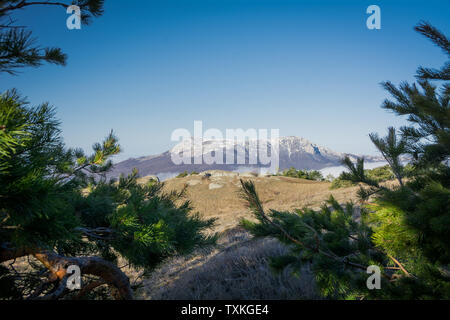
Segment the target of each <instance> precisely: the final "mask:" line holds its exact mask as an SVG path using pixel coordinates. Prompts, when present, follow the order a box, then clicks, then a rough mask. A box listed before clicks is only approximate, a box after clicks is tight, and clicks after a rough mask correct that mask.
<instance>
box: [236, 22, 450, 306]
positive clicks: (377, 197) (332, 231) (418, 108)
mask: <svg viewBox="0 0 450 320" xmlns="http://www.w3.org/2000/svg"><path fill="white" fill-rule="evenodd" d="M416 29H417V30H418V31H419V32H421V33H424V34H425V35H426V36H427V37H429V38H430V39H432V40H433V42H435V43H436V44H437V45H438V46H440V47H441V48H443V49H444V50H447V51H448V41H447V40H446V38H445V36H443V35H442V34H441V33H440V32H438V31H437V29H436V28H434V27H432V26H430V25H428V24H427V25H425V24H420V25H418V26H417V27H416ZM447 65H448V63H447ZM425 71H426V70H425V69H423V68H422V69H419V71H418V73H419V76H420V77H422V78H429V79H438V80H444V81H445V80H448V78H446V75H445V73H446V72H447V71H446V69H445V67H444V69H443V70H441V71H440V74H439V76H437V72H436V73H435V75H436V77H429V74H428V75H427V74H426V72H425ZM383 86H384V88H385V89H386V90H387V92H388V93H390V94H391V95H392V97H393V100H386V101H385V102H384V103H383V105H382V107H383V108H385V109H387V110H390V111H393V112H394V113H395V114H397V115H401V116H406V117H407V120H408V122H409V123H410V125H409V126H405V127H403V128H401V129H400V131H396V130H395V129H394V128H389V129H388V134H387V136H386V137H379V136H378V134H374V133H373V134H371V135H370V139H371V140H372V142H373V143H374V145H375V146H376V147H377V148H378V150H379V151H380V153H381V154H382V155H383V156H384V158H385V159H386V161H387V162H388V164H389V167H390V170H391V171H392V173H393V175H394V176H395V177H396V179H397V181H398V185H397V186H394V187H388V185H386V184H384V183H382V182H380V181H379V180H378V179H374V178H373V177H371V176H370V175H369V174H368V172H367V170H364V159H363V158H361V159H358V160H357V161H356V163H353V162H352V161H351V160H350V159H349V158H348V157H346V158H345V159H343V160H342V163H343V164H344V165H345V166H346V167H347V169H348V172H346V173H344V174H342V176H341V179H343V180H348V181H350V182H352V183H357V184H360V190H359V196H360V200H361V204H360V205H359V206H357V207H356V206H355V205H354V204H352V203H347V204H346V205H340V204H338V203H337V202H336V201H335V200H334V199H333V198H330V200H329V201H328V202H327V203H326V204H324V205H323V207H322V208H321V210H319V211H314V210H312V209H307V208H305V209H302V210H296V211H295V212H278V211H274V210H272V211H270V212H269V213H266V212H265V211H264V209H263V207H262V204H261V201H260V200H259V198H258V195H257V192H256V190H255V187H254V185H253V184H252V183H251V182H244V181H242V188H243V198H244V199H245V200H246V201H247V203H248V204H249V207H250V208H251V210H252V211H253V213H254V215H255V216H256V218H257V219H258V222H256V223H255V222H250V221H247V220H244V221H243V222H242V224H243V226H244V227H245V228H247V229H248V230H250V231H251V232H252V233H253V234H254V235H255V236H273V237H276V238H278V239H279V240H281V241H283V242H285V243H286V244H288V245H290V246H291V254H290V255H288V256H285V257H282V258H277V259H274V260H273V261H272V265H273V266H274V268H275V269H283V268H286V267H287V266H290V267H291V268H293V270H294V271H297V272H298V271H299V270H300V269H301V268H302V267H303V266H305V265H309V266H310V267H311V268H312V270H313V271H314V273H315V276H316V280H317V284H318V287H319V289H320V290H321V292H322V294H323V295H324V296H326V297H330V298H358V299H449V298H450V169H449V157H450V153H449V152H450V139H449V137H450V136H449V135H450V129H449V125H450V121H449V119H450V118H449V117H450V106H449V101H450V90H448V88H449V86H448V83H444V84H443V86H442V88H441V89H440V90H439V89H438V88H437V87H436V86H434V85H432V84H431V83H430V82H428V80H424V79H421V80H419V81H418V85H416V84H408V83H406V82H405V83H402V84H400V86H399V87H398V88H397V87H396V86H395V85H393V84H392V83H390V82H385V83H383ZM404 156H407V157H408V158H409V159H410V162H411V163H410V164H409V165H408V166H407V167H405V166H404V164H403V160H404V158H402V157H404ZM370 265H376V266H378V267H379V268H380V270H381V272H382V275H383V277H382V283H381V289H380V290H376V289H374V290H371V289H369V288H368V287H367V286H366V279H367V277H368V275H367V274H366V273H365V270H366V268H367V267H368V266H370Z"/></svg>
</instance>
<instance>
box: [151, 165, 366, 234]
mask: <svg viewBox="0 0 450 320" xmlns="http://www.w3.org/2000/svg"><path fill="white" fill-rule="evenodd" d="M221 174H224V176H220V175H221ZM240 179H243V180H248V179H250V180H252V181H254V183H255V186H256V190H257V192H258V194H259V197H260V199H261V201H262V202H263V205H264V208H265V209H275V210H280V211H282V210H292V209H298V208H303V207H305V206H307V207H311V208H319V207H320V206H321V205H322V204H323V202H324V201H325V200H327V199H328V198H329V197H330V195H333V196H334V197H335V198H336V199H337V200H338V201H339V202H346V201H350V200H353V201H356V190H357V189H358V187H351V188H342V189H336V190H330V185H331V183H329V182H318V181H310V180H304V179H297V178H289V177H281V176H266V177H264V176H263V177H251V175H250V174H247V175H243V176H242V175H241V176H236V175H235V176H233V174H232V173H229V172H222V171H214V173H213V176H212V177H210V178H209V179H205V178H203V175H202V174H199V175H191V176H187V177H184V178H174V179H170V180H167V181H165V187H164V190H165V191H171V190H177V191H179V190H181V189H182V188H183V186H184V185H187V193H186V197H187V199H189V200H190V201H191V203H192V206H193V208H194V211H198V212H199V213H201V214H202V215H203V216H204V217H206V218H211V217H214V218H217V219H218V220H217V224H216V230H215V231H216V232H222V231H225V230H229V229H231V228H234V227H236V226H237V225H238V224H239V221H240V220H241V219H242V218H251V217H252V216H251V213H250V212H249V210H248V209H247V208H246V206H245V202H244V201H243V200H241V199H240V197H239V191H240ZM145 180H146V179H145V178H143V179H142V181H145Z"/></svg>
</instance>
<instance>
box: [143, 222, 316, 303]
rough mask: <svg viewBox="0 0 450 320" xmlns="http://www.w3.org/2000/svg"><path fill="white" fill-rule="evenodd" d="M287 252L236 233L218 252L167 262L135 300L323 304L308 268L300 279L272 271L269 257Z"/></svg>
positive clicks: (270, 241) (266, 241)
mask: <svg viewBox="0 0 450 320" xmlns="http://www.w3.org/2000/svg"><path fill="white" fill-rule="evenodd" d="M286 252H287V248H286V247H285V246H284V245H282V244H280V243H279V242H278V241H277V240H275V239H251V237H250V236H249V235H248V233H247V232H245V231H244V230H242V229H240V228H235V229H233V230H229V231H228V232H226V233H225V234H223V235H222V237H221V239H220V241H219V245H218V246H217V247H214V248H209V249H202V250H198V251H197V252H195V253H194V254H192V255H190V256H188V257H176V258H173V259H171V260H169V261H167V262H166V263H165V264H164V265H162V266H161V267H160V268H159V269H157V270H156V271H155V272H153V273H152V275H151V277H150V278H148V279H146V280H144V281H143V282H142V288H141V289H138V290H137V291H136V296H137V298H138V299H152V300H155V299H156V300H184V299H187V300H204V299H209V300H227V299H237V300H246V299H254V300H259V299H273V300H279V299H283V300H287V299H319V298H320V297H319V296H318V295H317V294H316V290H315V286H314V279H313V276H312V274H311V273H310V272H309V271H308V269H307V268H305V269H304V270H303V272H302V274H301V276H300V277H296V276H293V275H292V274H291V272H290V271H289V270H285V271H284V272H282V273H281V274H275V273H274V272H273V271H272V270H270V268H269V266H268V259H269V257H273V256H279V255H282V254H284V253H286Z"/></svg>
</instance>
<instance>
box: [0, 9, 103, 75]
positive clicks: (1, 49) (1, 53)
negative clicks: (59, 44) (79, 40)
mask: <svg viewBox="0 0 450 320" xmlns="http://www.w3.org/2000/svg"><path fill="white" fill-rule="evenodd" d="M70 5H77V6H78V7H79V8H80V10H81V22H82V23H83V24H89V23H90V22H91V20H92V18H94V17H99V16H101V15H102V14H103V6H104V1H103V0H76V1H65V0H63V1H45V2H44V1H27V0H0V72H5V73H8V74H17V72H18V69H19V68H23V67H38V66H41V65H42V64H43V63H45V62H47V63H52V64H56V65H63V66H64V65H65V64H66V62H67V55H66V54H64V53H63V52H62V50H61V49H60V48H54V47H45V48H43V47H41V46H39V45H37V44H36V42H37V40H36V38H34V37H33V35H32V32H31V31H30V30H28V29H27V28H26V27H24V26H21V25H17V24H16V21H15V19H14V13H16V12H17V11H18V10H21V9H25V8H28V7H36V6H47V7H61V8H64V9H66V8H67V7H69V6H70ZM63 14H65V11H64V12H63Z"/></svg>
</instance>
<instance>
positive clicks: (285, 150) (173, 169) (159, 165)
mask: <svg viewBox="0 0 450 320" xmlns="http://www.w3.org/2000/svg"><path fill="white" fill-rule="evenodd" d="M263 143H266V144H267V148H268V149H269V150H271V148H272V146H273V145H274V144H275V143H278V144H279V170H283V169H286V168H290V167H294V168H297V169H306V170H319V169H323V168H326V167H333V166H339V165H340V164H341V162H340V161H341V159H342V158H344V157H345V156H346V155H348V156H349V157H350V159H352V160H353V161H355V160H356V158H357V157H358V156H357V155H353V154H346V153H341V152H336V151H333V150H331V149H329V148H326V147H322V146H319V145H317V144H314V143H312V142H310V141H309V140H307V139H305V138H302V137H295V136H287V137H280V138H277V139H268V140H249V141H246V142H245V143H242V142H234V141H232V140H226V139H223V140H211V139H210V140H204V139H195V138H191V139H187V140H183V141H181V142H180V143H178V144H177V145H175V146H174V147H173V148H172V149H170V150H168V151H166V152H164V153H162V154H159V155H151V156H146V157H141V158H137V159H128V160H126V161H123V162H120V163H117V164H115V165H114V167H113V170H112V172H111V173H110V174H109V175H110V176H112V177H116V176H118V175H119V174H121V173H122V174H129V173H130V172H131V171H132V170H133V168H137V169H138V170H139V173H140V175H141V176H146V175H158V174H163V173H165V174H168V173H171V174H177V173H180V172H184V171H188V172H191V171H197V172H200V171H206V170H216V169H217V170H228V171H239V170H240V171H242V170H243V169H248V171H251V170H255V169H256V170H258V169H259V170H261V169H263V168H265V167H267V166H263V165H260V164H254V165H249V164H245V165H241V164H237V163H236V162H235V163H234V164H211V165H207V164H182V165H176V164H174V163H173V162H172V155H173V154H181V153H182V152H183V151H185V150H187V149H189V148H190V149H191V151H194V153H192V154H193V155H205V154H212V153H213V152H214V153H215V152H219V151H221V152H222V153H223V154H224V155H225V154H226V153H227V151H228V152H230V151H231V152H237V151H236V150H241V151H242V150H245V153H246V157H249V155H250V154H251V153H253V152H256V153H255V154H257V152H258V148H259V146H261V145H262V144H263ZM365 158H366V161H367V162H377V161H381V160H383V159H382V158H381V157H373V156H365ZM235 160H236V157H235ZM192 163H194V161H192ZM224 163H225V161H224Z"/></svg>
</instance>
